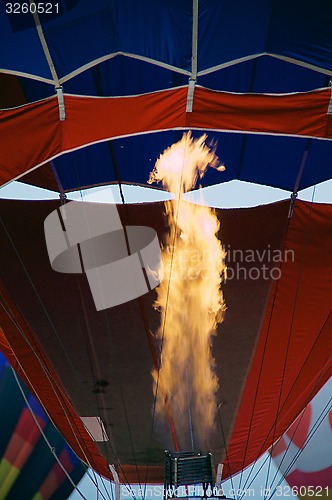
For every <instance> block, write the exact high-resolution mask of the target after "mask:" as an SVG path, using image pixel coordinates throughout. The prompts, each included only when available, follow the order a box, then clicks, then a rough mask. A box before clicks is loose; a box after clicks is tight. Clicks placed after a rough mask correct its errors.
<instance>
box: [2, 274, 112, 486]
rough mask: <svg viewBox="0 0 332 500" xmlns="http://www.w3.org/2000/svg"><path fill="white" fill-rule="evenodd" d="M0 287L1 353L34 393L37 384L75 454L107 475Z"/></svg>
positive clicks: (18, 316)
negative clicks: (1, 299) (0, 299)
mask: <svg viewBox="0 0 332 500" xmlns="http://www.w3.org/2000/svg"><path fill="white" fill-rule="evenodd" d="M0 289H1V295H2V297H3V299H4V302H5V303H6V307H7V311H8V313H7V312H6V311H4V309H3V308H1V309H0V323H1V325H2V330H1V329H0V346H1V350H2V352H3V353H4V355H5V356H6V357H7V359H8V361H9V362H10V363H11V365H12V366H13V368H14V369H15V370H16V371H17V373H18V374H19V375H20V377H21V378H22V380H23V381H24V382H25V383H26V385H27V386H28V387H29V389H30V390H31V391H32V392H33V393H35V391H34V390H33V388H34V386H36V387H38V396H37V395H36V397H38V399H39V400H40V401H41V402H42V404H43V406H44V409H45V410H46V411H47V413H48V414H49V415H51V417H50V418H51V420H52V422H53V423H54V424H55V426H56V427H57V428H58V429H59V430H60V431H61V434H62V435H63V437H64V438H65V439H66V440H67V441H68V443H69V444H70V445H71V447H72V448H73V450H74V451H75V453H76V454H77V455H78V456H79V457H80V458H81V459H82V460H83V461H84V462H86V461H87V459H86V457H87V458H88V461H89V462H90V464H91V465H92V466H93V467H94V468H95V470H97V471H98V472H100V473H101V474H103V475H104V476H106V477H110V473H109V471H108V468H107V464H106V463H105V459H104V458H103V457H102V456H101V455H100V454H99V452H98V450H97V447H96V445H95V444H94V442H93V441H92V440H91V438H90V437H89V435H88V433H87V431H86V430H85V427H84V425H83V423H82V422H81V420H80V418H79V417H78V416H77V415H76V413H75V410H74V408H73V407H72V405H71V403H70V401H69V400H68V398H67V396H66V394H65V393H64V391H63V389H62V386H61V383H60V381H59V379H58V377H57V376H56V374H55V372H54V371H53V368H52V367H51V365H50V363H49V361H48V360H47V359H46V358H45V356H44V355H43V353H42V351H41V349H40V347H39V344H38V342H37V340H36V338H35V335H34V334H33V332H32V331H31V329H30V328H29V326H28V325H27V323H26V322H25V320H24V318H23V317H22V316H21V314H20V312H19V311H18V309H17V308H16V306H15V304H14V302H13V301H12V300H11V299H10V297H9V295H8V292H7V290H6V288H5V286H4V285H3V284H2V282H0ZM18 330H19V333H20V334H18ZM4 332H5V333H4ZM38 358H39V359H38ZM17 360H19V362H18V361H17ZM46 373H47V375H46ZM35 394H36V393H35ZM64 410H65V411H64ZM82 450H84V453H83V452H82ZM84 454H85V455H86V456H84Z"/></svg>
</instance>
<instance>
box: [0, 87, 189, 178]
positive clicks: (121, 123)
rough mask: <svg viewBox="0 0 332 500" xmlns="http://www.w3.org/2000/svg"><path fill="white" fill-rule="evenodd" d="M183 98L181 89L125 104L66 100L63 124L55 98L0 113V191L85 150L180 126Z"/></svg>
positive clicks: (126, 100) (112, 100)
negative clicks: (51, 162) (60, 157)
mask: <svg viewBox="0 0 332 500" xmlns="http://www.w3.org/2000/svg"><path fill="white" fill-rule="evenodd" d="M186 94H187V90H186V88H179V89H175V90H166V91H163V92H156V93H154V94H146V95H140V96H134V97H123V98H119V97H116V98H114V97H109V98H95V97H79V96H72V95H66V96H65V108H66V120H64V121H62V122H60V121H59V110H58V101H57V98H56V97H53V98H51V99H46V100H43V101H39V102H37V103H34V104H28V105H26V106H22V107H20V108H17V109H11V110H3V111H0V150H1V167H2V168H1V172H0V185H1V184H4V183H6V182H8V181H10V180H13V179H15V178H17V177H18V176H20V175H22V174H23V173H24V172H28V171H29V170H30V169H31V168H33V167H35V166H37V165H41V164H43V163H45V162H46V161H47V160H50V159H51V158H52V157H55V156H57V155H59V154H61V153H64V152H68V151H71V150H74V149H78V148H80V147H82V146H85V145H87V144H92V143H95V142H102V141H105V140H107V139H109V138H112V137H119V136H123V135H127V136H128V135H133V134H139V133H141V132H145V131H154V130H155V131H157V130H163V129H172V128H174V127H181V126H184V124H185V103H186ZM31 124H33V126H32V125H31Z"/></svg>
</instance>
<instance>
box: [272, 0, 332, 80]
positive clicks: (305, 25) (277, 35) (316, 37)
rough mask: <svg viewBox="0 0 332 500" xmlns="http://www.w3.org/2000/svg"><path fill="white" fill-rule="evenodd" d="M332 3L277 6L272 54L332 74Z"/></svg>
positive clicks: (295, 1)
mask: <svg viewBox="0 0 332 500" xmlns="http://www.w3.org/2000/svg"><path fill="white" fill-rule="evenodd" d="M331 25H332V2H331V1H330V0H316V1H315V2H308V1H305V2H304V1H303V0H292V1H289V0H278V1H277V2H274V8H273V18H272V23H271V28H270V36H269V42H268V51H269V52H270V53H276V54H280V55H283V56H286V57H291V58H294V59H298V60H300V61H303V62H305V63H308V64H313V65H314V66H318V67H321V68H325V69H327V70H329V71H330V72H331V71H332V57H331V52H332V29H331Z"/></svg>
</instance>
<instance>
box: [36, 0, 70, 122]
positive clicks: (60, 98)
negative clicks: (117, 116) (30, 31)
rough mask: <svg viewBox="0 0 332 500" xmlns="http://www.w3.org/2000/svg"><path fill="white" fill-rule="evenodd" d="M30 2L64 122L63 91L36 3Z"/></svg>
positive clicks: (60, 116)
mask: <svg viewBox="0 0 332 500" xmlns="http://www.w3.org/2000/svg"><path fill="white" fill-rule="evenodd" d="M29 2H30V5H34V9H32V12H33V14H32V15H33V19H34V21H35V25H36V28H37V33H38V36H39V40H40V43H41V45H42V47H43V51H44V54H45V57H46V61H47V64H48V67H49V68H50V72H51V75H52V78H53V82H54V86H55V89H56V93H57V97H58V104H59V119H60V120H61V121H63V120H65V118H66V112H65V102H64V97H63V90H62V87H61V85H60V80H59V78H58V75H57V72H56V70H55V67H54V63H53V60H52V57H51V54H50V51H49V48H48V45H47V42H46V39H45V35H44V32H43V28H42V26H41V24H40V19H39V16H38V9H37V6H36V3H35V0H29Z"/></svg>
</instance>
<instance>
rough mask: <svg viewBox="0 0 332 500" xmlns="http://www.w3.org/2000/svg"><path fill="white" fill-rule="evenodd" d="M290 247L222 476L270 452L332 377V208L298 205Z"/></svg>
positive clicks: (265, 321) (290, 232)
mask: <svg viewBox="0 0 332 500" xmlns="http://www.w3.org/2000/svg"><path fill="white" fill-rule="evenodd" d="M285 249H286V250H289V249H290V250H293V251H294V261H293V259H288V260H287V261H286V262H283V263H282V264H281V267H280V270H281V278H280V280H279V281H278V282H276V284H275V286H274V288H273V289H272V291H271V294H270V298H269V303H268V306H267V310H266V314H265V318H264V322H263V326H262V330H261V334H260V338H259V341H258V345H257V349H256V352H255V355H254V358H253V362H252V365H251V369H250V372H249V375H248V378H247V383H246V385H245V388H244V392H243V397H242V402H241V405H240V408H239V412H238V415H237V419H236V422H235V426H234V429H233V433H232V436H231V440H230V445H229V449H228V458H227V461H226V463H225V467H224V477H227V476H229V475H230V474H234V473H236V472H238V471H240V470H242V469H243V468H244V467H245V466H247V465H249V464H250V463H252V462H253V461H254V460H256V459H257V458H258V457H259V456H260V455H261V454H262V453H263V452H264V451H265V450H267V449H268V448H269V447H270V446H271V445H272V443H273V442H274V441H275V440H276V439H277V438H279V437H280V436H281V435H282V434H283V430H284V429H287V428H288V427H289V426H290V425H291V423H292V421H293V420H294V419H295V417H296V416H297V415H298V414H299V413H300V411H301V410H302V409H303V408H304V406H305V405H306V404H307V403H308V402H309V401H310V400H311V399H312V398H313V396H314V395H315V394H316V393H317V392H318V390H319V389H320V387H322V385H323V384H324V383H325V382H326V380H328V378H329V377H330V376H331V375H332V356H331V354H332V313H331V306H332V295H331V290H332V259H331V255H332V206H331V205H319V204H317V205H316V204H310V203H306V202H297V203H296V206H295V211H294V214H293V217H292V219H291V220H290V224H289V228H288V233H287V237H286V243H285ZM264 351H265V352H264ZM313 374H316V375H315V376H313ZM276 416H278V418H277V425H275V420H276ZM264 436H265V437H264Z"/></svg>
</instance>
